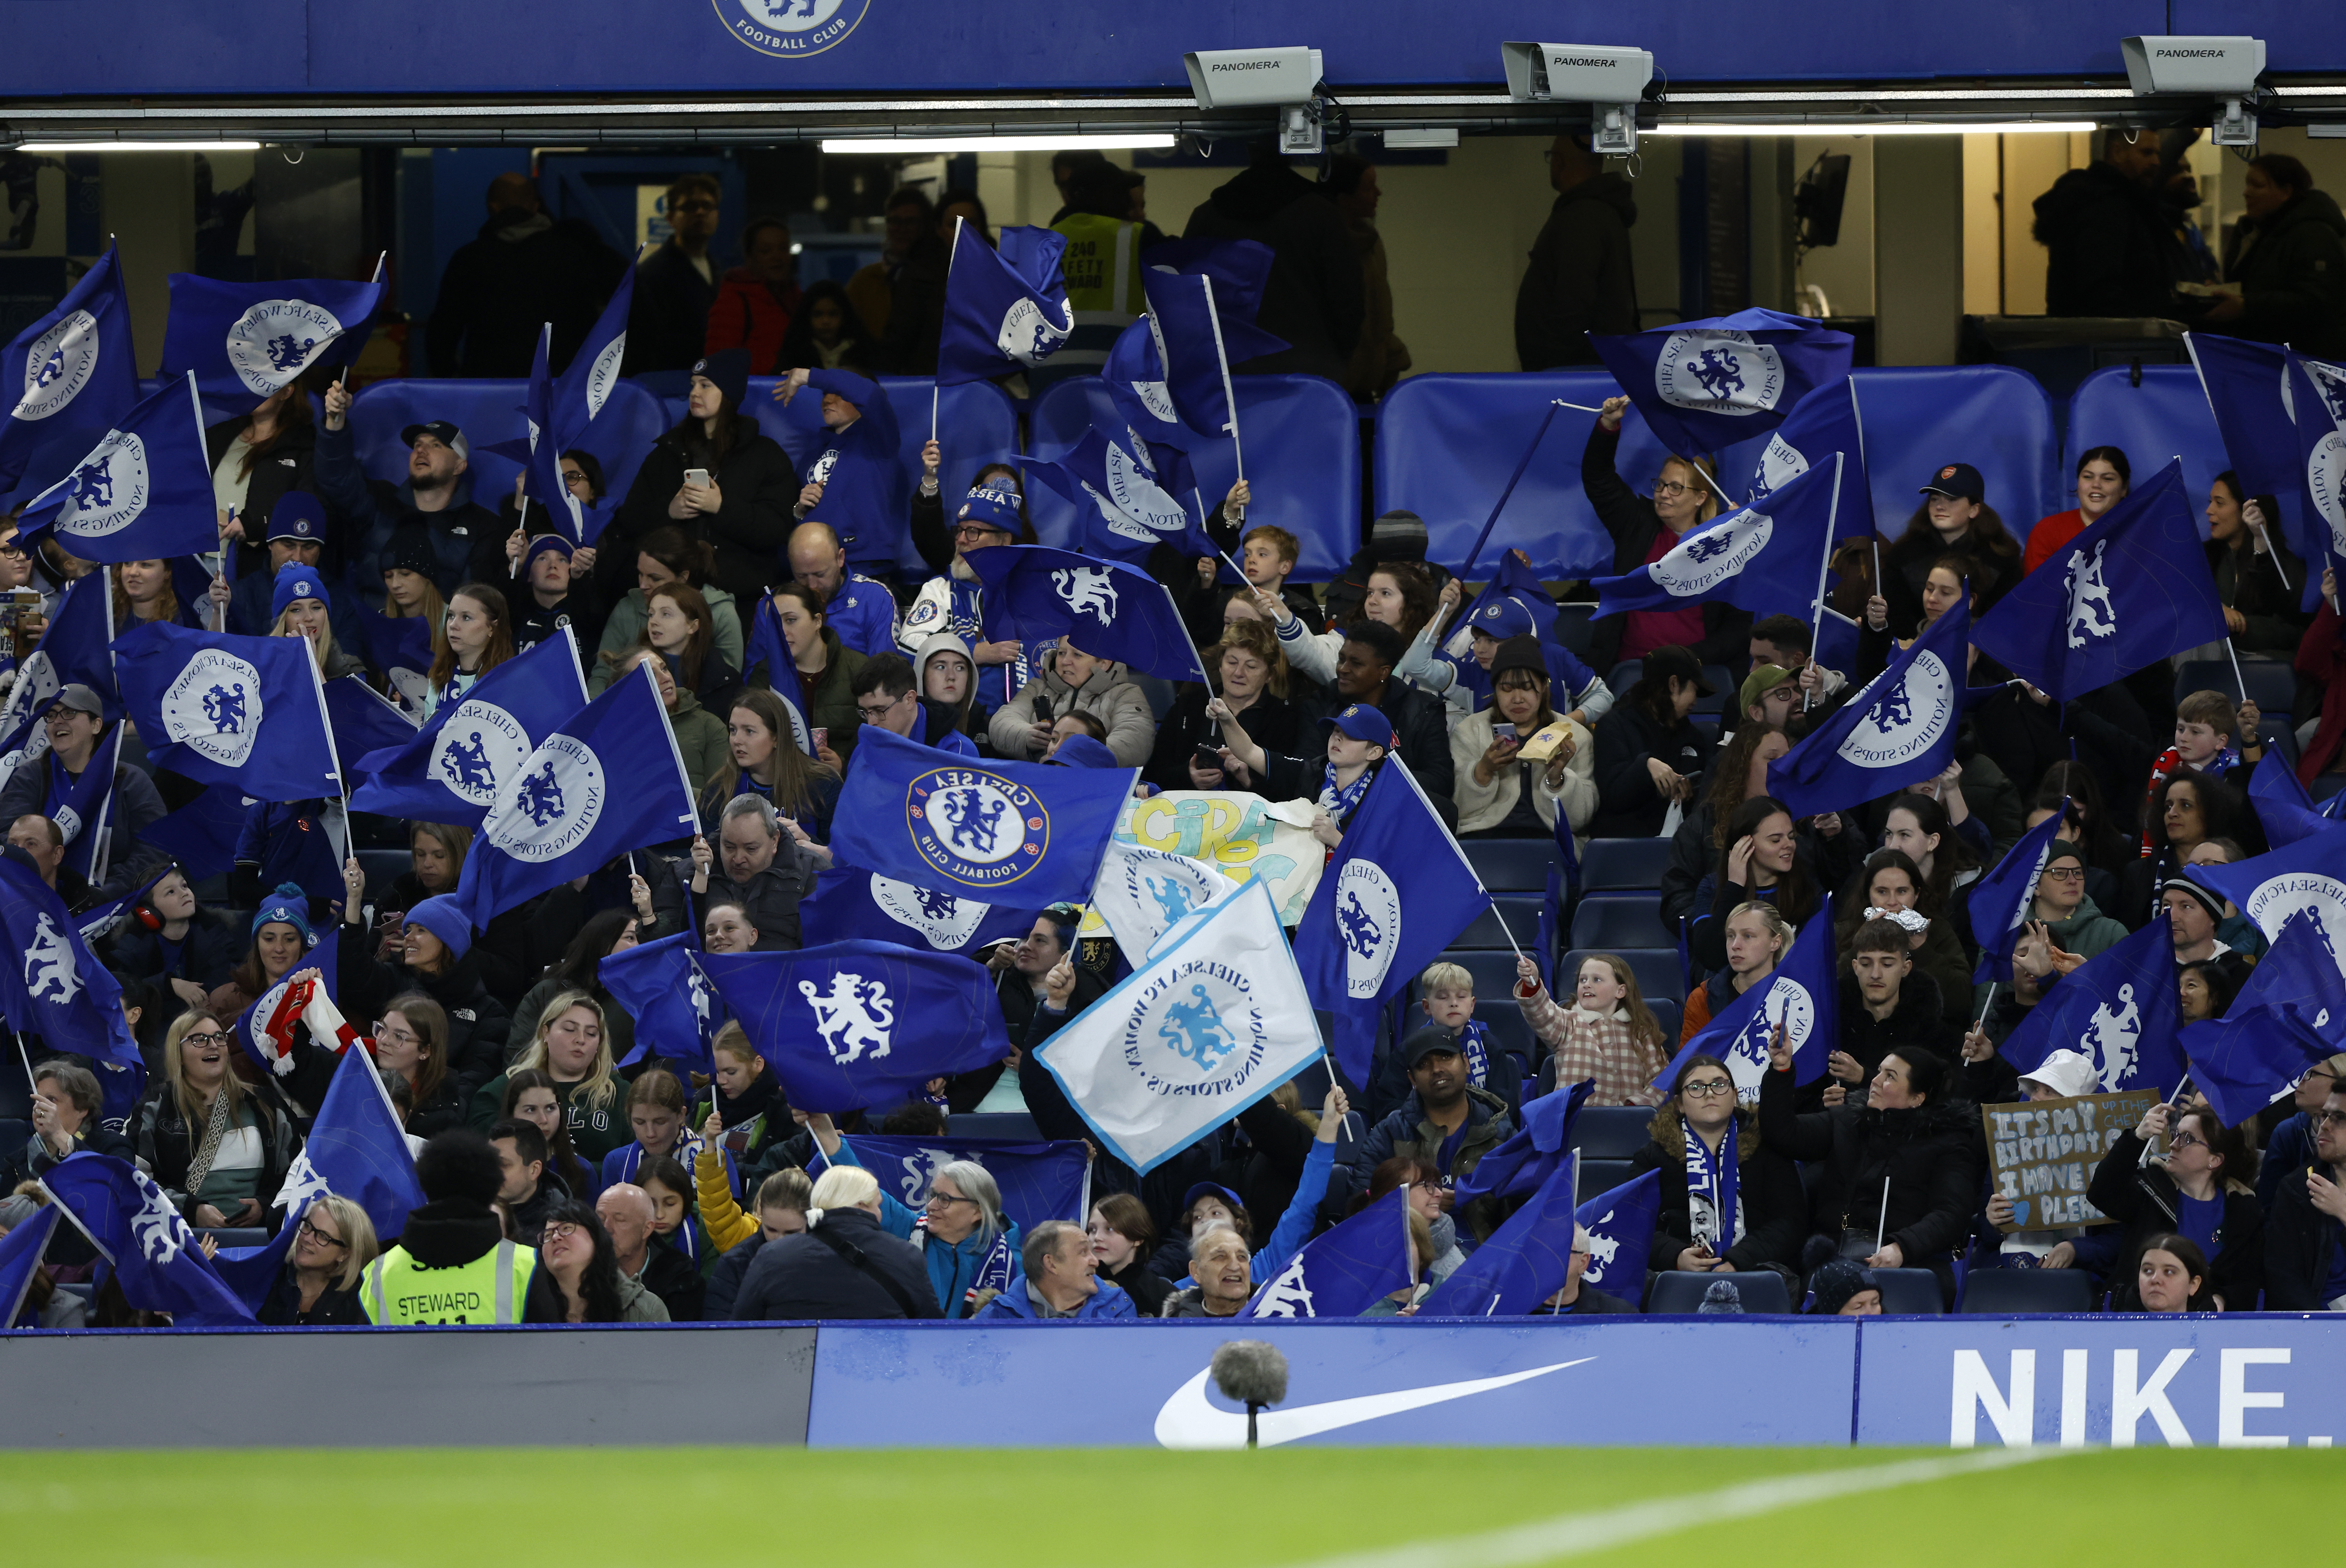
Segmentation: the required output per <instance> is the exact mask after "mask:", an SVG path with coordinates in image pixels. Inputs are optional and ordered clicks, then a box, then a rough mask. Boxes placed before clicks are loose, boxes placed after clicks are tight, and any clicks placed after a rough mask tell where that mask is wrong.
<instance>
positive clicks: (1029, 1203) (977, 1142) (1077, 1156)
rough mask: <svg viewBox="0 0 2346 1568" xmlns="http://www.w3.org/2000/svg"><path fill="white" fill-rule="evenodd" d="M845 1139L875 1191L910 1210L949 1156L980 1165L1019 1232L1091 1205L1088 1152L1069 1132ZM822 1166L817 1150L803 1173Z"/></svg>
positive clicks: (1075, 1217)
mask: <svg viewBox="0 0 2346 1568" xmlns="http://www.w3.org/2000/svg"><path fill="white" fill-rule="evenodd" d="M843 1141H844V1142H845V1143H846V1144H847V1145H848V1146H849V1152H850V1154H851V1155H852V1156H853V1158H854V1159H855V1161H856V1162H857V1163H858V1164H860V1165H862V1166H863V1168H864V1169H866V1170H868V1171H870V1172H871V1173H872V1175H873V1176H876V1177H877V1178H879V1182H880V1190H881V1191H882V1192H884V1193H886V1194H887V1195H888V1196H890V1197H892V1198H894V1199H895V1200H896V1201H897V1202H898V1203H901V1204H903V1206H904V1207H906V1208H909V1209H912V1210H913V1212H915V1213H918V1212H919V1211H920V1210H921V1208H922V1207H923V1206H924V1205H926V1204H927V1202H928V1201H929V1184H930V1182H931V1181H932V1180H933V1178H934V1177H935V1176H936V1173H937V1167H938V1166H943V1165H947V1164H950V1163H951V1162H953V1161H954V1160H973V1161H974V1162H976V1163H977V1164H979V1165H982V1166H984V1167H985V1174H986V1175H988V1176H992V1177H993V1178H994V1185H995V1186H998V1187H1000V1188H1001V1189H1002V1212H1003V1214H1004V1215H1005V1217H1008V1218H1009V1219H1010V1220H1011V1221H1012V1222H1013V1223H1014V1224H1015V1225H1016V1226H1017V1227H1018V1228H1019V1229H1020V1230H1021V1231H1022V1232H1023V1231H1030V1230H1032V1229H1034V1228H1035V1227H1036V1226H1037V1225H1040V1224H1041V1223H1042V1222H1043V1221H1045V1220H1046V1219H1065V1220H1070V1221H1073V1222H1074V1223H1075V1224H1076V1225H1081V1224H1082V1223H1083V1222H1084V1217H1085V1216H1086V1213H1088V1212H1089V1210H1090V1207H1091V1206H1090V1204H1089V1203H1087V1202H1086V1198H1085V1195H1086V1194H1087V1193H1088V1192H1089V1191H1090V1190H1091V1167H1090V1162H1089V1156H1087V1155H1086V1153H1085V1151H1084V1145H1082V1144H1080V1143H1077V1142H1075V1141H1074V1140H1072V1139H1069V1140H1065V1141H1056V1142H1051V1143H1035V1144H1025V1143H1009V1142H1005V1141H1004V1140H1002V1139H1000V1138H963V1137H955V1136H954V1135H952V1134H950V1133H946V1134H941V1135H938V1136H936V1137H933V1138H929V1137H920V1138H884V1137H866V1136H864V1135H862V1134H861V1133H858V1134H856V1135H855V1136H853V1137H852V1138H847V1139H844V1140H843ZM822 1165H823V1159H822V1156H821V1153H820V1152H818V1153H816V1154H815V1156H813V1160H812V1161H811V1163H810V1165H809V1167H808V1173H807V1174H809V1175H810V1176H820V1175H821V1171H822Z"/></svg>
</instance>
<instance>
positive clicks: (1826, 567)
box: [1800, 452, 1882, 713]
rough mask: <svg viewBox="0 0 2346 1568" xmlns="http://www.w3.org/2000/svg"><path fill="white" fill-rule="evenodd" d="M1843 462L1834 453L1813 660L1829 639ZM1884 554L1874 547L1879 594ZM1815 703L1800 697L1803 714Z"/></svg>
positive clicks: (1875, 588)
mask: <svg viewBox="0 0 2346 1568" xmlns="http://www.w3.org/2000/svg"><path fill="white" fill-rule="evenodd" d="M1842 462H1843V457H1842V454H1841V453H1838V452H1836V453H1833V487H1832V504H1831V506H1830V507H1829V508H1827V510H1826V512H1825V547H1824V552H1823V556H1822V558H1821V559H1820V560H1819V561H1818V562H1817V600H1816V612H1817V616H1816V618H1817V624H1816V626H1815V628H1814V629H1813V630H1812V631H1811V632H1810V633H1809V657H1811V658H1814V657H1816V647H1817V645H1818V643H1819V642H1821V640H1822V639H1823V637H1824V635H1825V577H1826V576H1827V575H1829V574H1830V573H1831V571H1832V548H1833V519H1835V518H1837V517H1839V516H1840V515H1841V464H1842ZM1881 551H1882V546H1881V545H1879V544H1876V545H1874V581H1873V591H1874V592H1875V593H1877V594H1878V593H1880V592H1881V591H1882V575H1881V574H1882V565H1881V562H1882V555H1881ZM1820 678H1821V677H1820ZM1815 700H1816V693H1814V692H1812V691H1811V692H1803V693H1802V694H1801V695H1800V710H1801V711H1802V712H1804V713H1805V712H1806V711H1808V708H1809V704H1811V702H1814V701H1815Z"/></svg>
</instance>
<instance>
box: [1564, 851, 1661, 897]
mask: <svg viewBox="0 0 2346 1568" xmlns="http://www.w3.org/2000/svg"><path fill="white" fill-rule="evenodd" d="M1669 863H1670V841H1669V840H1668V839H1664V838H1652V839H1591V840H1588V841H1587V842H1586V843H1585V844H1583V845H1581V846H1580V891H1582V892H1585V893H1605V892H1617V891H1635V890H1639V889H1654V890H1658V889H1659V888H1660V887H1661V885H1662V872H1663V871H1667V870H1668V868H1669Z"/></svg>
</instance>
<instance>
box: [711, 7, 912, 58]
mask: <svg viewBox="0 0 2346 1568" xmlns="http://www.w3.org/2000/svg"><path fill="white" fill-rule="evenodd" d="M710 4H712V5H715V6H716V7H717V15H718V18H719V20H720V21H722V22H723V23H724V24H725V30H726V31H727V32H729V33H730V34H732V35H733V36H735V37H736V38H739V40H741V42H742V43H744V44H747V45H748V46H750V47H751V48H752V49H755V50H757V51H758V53H760V54H761V55H772V56H775V57H776V58H778V59H785V60H788V59H795V58H797V57H798V56H802V55H820V54H821V53H822V52H823V51H824V50H825V49H828V48H830V47H831V46H832V45H833V44H836V43H838V42H839V41H840V40H841V38H844V37H846V36H848V35H849V34H850V33H852V32H854V31H855V25H856V24H857V23H858V22H861V21H862V20H863V14H864V12H866V11H868V10H870V9H871V8H872V0H710Z"/></svg>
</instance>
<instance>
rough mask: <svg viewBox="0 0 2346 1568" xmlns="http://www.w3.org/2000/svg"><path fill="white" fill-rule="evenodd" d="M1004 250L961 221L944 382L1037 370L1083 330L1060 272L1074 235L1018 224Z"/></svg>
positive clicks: (941, 366)
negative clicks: (1071, 336)
mask: <svg viewBox="0 0 2346 1568" xmlns="http://www.w3.org/2000/svg"><path fill="white" fill-rule="evenodd" d="M1000 240H1001V249H999V250H997V249H994V247H993V246H991V245H988V244H987V243H986V242H985V237H984V235H983V234H981V233H980V232H979V231H978V230H976V229H972V228H971V227H970V226H969V225H968V224H966V223H955V224H954V242H953V256H952V259H951V260H950V261H948V262H947V264H946V269H945V317H944V324H943V329H942V330H941V331H940V333H939V336H938V338H937V384H938V385H939V386H957V385H959V384H961V383H962V382H984V381H992V380H994V378H995V377H996V376H1007V375H1015V374H1016V373H1017V372H1020V371H1031V370H1033V369H1034V368H1035V366H1036V365H1039V364H1041V363H1043V361H1045V360H1047V359H1049V358H1050V357H1051V356H1052V355H1053V354H1056V353H1057V352H1058V351H1059V349H1060V346H1061V345H1062V344H1064V343H1066V341H1067V336H1068V334H1069V333H1071V332H1073V331H1075V330H1076V311H1075V307H1074V306H1072V305H1070V304H1068V303H1067V285H1066V280H1065V279H1063V278H1062V277H1061V276H1060V274H1059V260H1060V258H1061V257H1063V256H1064V255H1066V249H1067V237H1066V235H1064V234H1061V233H1059V232H1057V231H1056V230H1055V229H1035V228H1030V227H1027V226H1025V225H1023V224H1012V225H1009V226H1007V227H1005V228H1004V229H1002V231H1001V234H1000Z"/></svg>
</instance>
